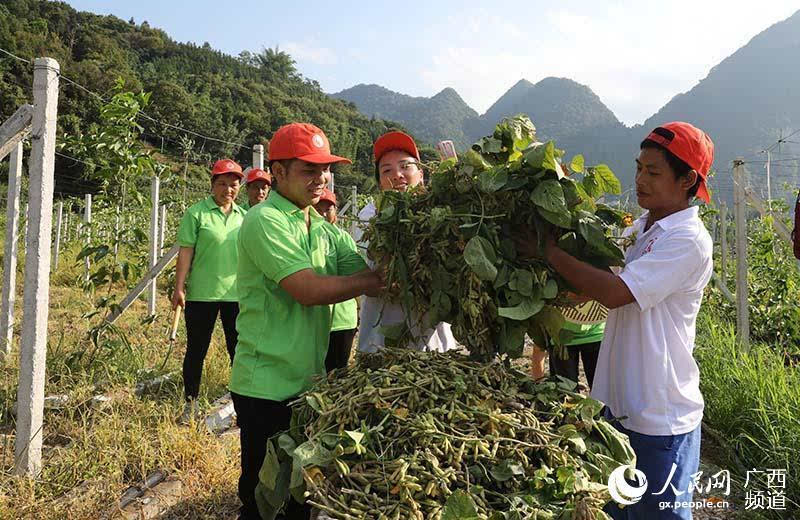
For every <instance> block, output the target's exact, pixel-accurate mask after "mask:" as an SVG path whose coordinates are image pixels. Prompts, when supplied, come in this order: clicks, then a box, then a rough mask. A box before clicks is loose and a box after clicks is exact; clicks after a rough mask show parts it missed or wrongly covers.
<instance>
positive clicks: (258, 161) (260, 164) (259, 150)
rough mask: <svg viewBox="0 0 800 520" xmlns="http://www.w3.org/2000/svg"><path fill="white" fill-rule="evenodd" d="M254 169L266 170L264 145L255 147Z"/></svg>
mask: <svg viewBox="0 0 800 520" xmlns="http://www.w3.org/2000/svg"><path fill="white" fill-rule="evenodd" d="M253 168H259V169H261V170H263V169H264V145H263V144H256V145H253Z"/></svg>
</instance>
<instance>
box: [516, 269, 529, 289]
mask: <svg viewBox="0 0 800 520" xmlns="http://www.w3.org/2000/svg"><path fill="white" fill-rule="evenodd" d="M515 273H516V275H517V284H516V285H517V288H516V290H517V292H519V293H520V294H521V295H523V296H531V295H532V294H533V274H531V272H530V271H529V270H527V269H517V270H515Z"/></svg>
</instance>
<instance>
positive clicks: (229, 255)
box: [178, 196, 245, 302]
mask: <svg viewBox="0 0 800 520" xmlns="http://www.w3.org/2000/svg"><path fill="white" fill-rule="evenodd" d="M244 215H245V211H244V210H243V209H242V208H240V207H239V206H237V205H236V203H233V205H232V206H231V210H230V212H229V213H228V214H227V215H226V214H224V213H223V212H222V210H221V209H220V207H219V206H217V203H216V202H214V197H211V196H209V197H208V198H207V199H204V200H201V201H200V202H198V203H197V204H194V205H193V206H191V207H190V208H189V209H187V210H186V213H184V214H183V218H181V224H180V227H179V228H178V245H179V246H181V247H191V248H194V255H193V256H192V266H191V268H190V270H189V277H188V279H187V280H186V285H187V289H186V300H187V301H196V302H214V301H223V302H235V301H236V300H237V297H236V263H237V261H238V258H239V253H238V251H237V250H236V239H237V237H238V236H239V228H240V227H241V225H242V219H243V218H244Z"/></svg>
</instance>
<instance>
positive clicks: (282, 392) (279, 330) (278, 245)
mask: <svg viewBox="0 0 800 520" xmlns="http://www.w3.org/2000/svg"><path fill="white" fill-rule="evenodd" d="M309 215H310V217H311V228H310V230H309V229H308V228H307V227H306V223H305V216H304V214H303V211H302V210H301V209H300V208H298V207H297V206H295V205H294V204H292V203H291V202H290V201H288V200H287V199H285V198H284V197H282V196H281V195H280V194H279V193H278V192H277V191H271V192H270V194H269V197H268V198H267V200H266V201H264V202H262V203H260V204H258V205H257V206H256V207H254V208H253V209H252V210H251V211H249V212H248V213H247V215H246V216H245V218H244V222H243V223H242V229H241V231H240V233H239V269H238V291H239V317H238V318H237V320H236V330H237V332H238V333H239V342H238V343H237V345H236V356H235V357H234V360H233V368H232V370H231V383H230V389H231V391H232V392H236V393H237V394H240V395H246V396H249V397H258V398H261V399H270V400H273V401H284V400H286V399H288V398H290V397H293V396H296V395H297V394H299V393H301V392H303V391H305V390H307V389H308V388H310V387H311V383H312V378H313V377H314V376H315V375H317V374H324V373H325V355H326V354H327V352H328V336H329V334H330V330H331V325H332V309H331V308H332V307H333V306H332V305H313V306H305V305H301V304H299V303H298V302H297V301H296V300H295V299H294V298H292V297H291V296H290V295H289V293H287V292H286V291H284V290H283V289H282V288H281V286H280V285H278V284H279V283H280V281H281V280H283V279H284V278H286V277H287V276H289V275H291V274H294V273H296V272H298V271H301V270H303V269H314V271H316V272H317V273H319V274H323V275H339V276H344V275H351V274H354V273H357V272H359V271H362V270H364V269H366V268H367V264H366V263H365V262H364V259H363V258H362V257H361V255H359V253H358V250H357V248H356V247H355V243H354V242H353V240H352V238H350V236H349V235H348V234H347V233H345V232H344V231H342V230H340V229H339V228H337V227H336V226H333V225H331V224H329V223H328V222H327V221H326V220H325V219H324V218H323V217H322V216H320V215H319V213H317V212H316V210H314V209H313V208H311V209H310V210H309Z"/></svg>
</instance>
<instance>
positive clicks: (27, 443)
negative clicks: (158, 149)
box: [14, 58, 59, 477]
mask: <svg viewBox="0 0 800 520" xmlns="http://www.w3.org/2000/svg"><path fill="white" fill-rule="evenodd" d="M58 73H59V66H58V62H57V61H56V60H54V59H52V58H37V59H36V60H35V61H34V65H33V104H34V107H35V109H34V113H33V131H32V133H31V135H32V137H31V158H30V184H29V190H28V193H29V201H30V208H31V223H30V225H29V226H28V229H29V231H30V233H29V235H28V236H27V237H26V239H25V251H26V254H25V285H24V287H23V315H22V334H21V336H20V356H19V387H18V390H17V403H18V404H17V430H16V439H15V443H14V455H15V459H14V460H15V468H14V471H15V473H16V474H18V475H26V476H29V477H36V476H38V475H39V473H40V471H41V468H42V438H43V437H44V435H43V434H42V416H43V413H44V377H45V363H46V360H47V318H48V314H49V305H50V243H51V240H52V231H53V230H52V223H53V189H54V185H55V180H54V177H53V169H54V165H55V150H56V148H55V147H56V116H57V109H58Z"/></svg>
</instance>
